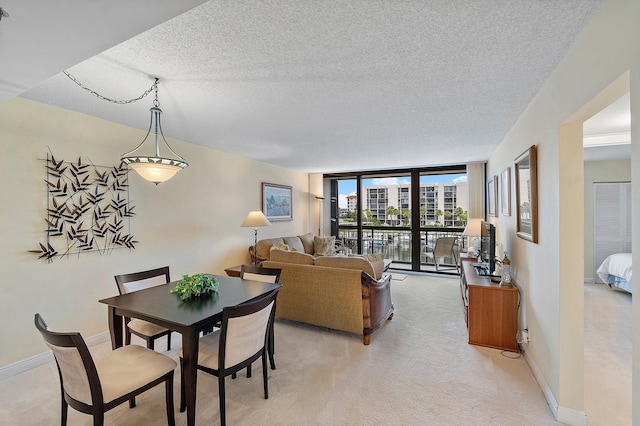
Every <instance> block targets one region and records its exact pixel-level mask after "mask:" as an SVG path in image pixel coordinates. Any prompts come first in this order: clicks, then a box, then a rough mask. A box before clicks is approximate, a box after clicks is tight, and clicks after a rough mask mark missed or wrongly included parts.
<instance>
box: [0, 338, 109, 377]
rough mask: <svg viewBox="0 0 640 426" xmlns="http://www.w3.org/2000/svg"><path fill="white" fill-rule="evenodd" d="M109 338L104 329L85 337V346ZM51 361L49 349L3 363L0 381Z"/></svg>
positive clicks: (51, 354) (93, 344)
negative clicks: (9, 362)
mask: <svg viewBox="0 0 640 426" xmlns="http://www.w3.org/2000/svg"><path fill="white" fill-rule="evenodd" d="M110 338H111V337H110V334H109V332H108V331H104V332H102V333H100V334H96V335H95V336H91V337H89V338H87V339H85V342H86V343H87V346H89V347H91V346H95V345H97V344H100V343H103V342H106V341H108V340H109V339H110ZM51 361H53V353H52V352H51V351H46V352H42V353H40V354H37V355H33V356H30V357H28V358H24V359H21V360H19V361H16V362H13V363H11V364H7V365H4V366H2V367H0V381H1V380H5V379H8V378H9V377H13V376H17V375H18V374H20V373H24V372H25V371H29V370H31V369H32V368H36V367H40V366H41V365H44V364H46V363H48V362H51Z"/></svg>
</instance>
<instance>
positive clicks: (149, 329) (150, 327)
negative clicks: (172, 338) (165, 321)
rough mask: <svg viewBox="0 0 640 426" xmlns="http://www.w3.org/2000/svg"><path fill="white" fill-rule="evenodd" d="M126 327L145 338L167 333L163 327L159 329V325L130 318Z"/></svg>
mask: <svg viewBox="0 0 640 426" xmlns="http://www.w3.org/2000/svg"><path fill="white" fill-rule="evenodd" d="M127 326H128V327H129V328H130V329H131V330H133V331H135V332H138V333H140V334H143V335H145V336H155V335H156V334H160V333H164V332H165V331H167V329H166V328H164V327H160V326H159V325H156V324H153V323H150V322H148V321H145V320H141V319H137V318H132V319H131V321H129V324H127Z"/></svg>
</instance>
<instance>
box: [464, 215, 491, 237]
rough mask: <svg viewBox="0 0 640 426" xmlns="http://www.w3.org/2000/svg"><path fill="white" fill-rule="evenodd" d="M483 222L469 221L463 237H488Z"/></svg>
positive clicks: (478, 220)
mask: <svg viewBox="0 0 640 426" xmlns="http://www.w3.org/2000/svg"><path fill="white" fill-rule="evenodd" d="M483 222H484V221H483V220H482V219H469V221H468V222H467V226H466V227H465V228H464V231H462V235H465V236H471V237H476V236H486V235H488V232H487V227H486V226H484V223H483Z"/></svg>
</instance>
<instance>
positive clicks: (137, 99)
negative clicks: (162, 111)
mask: <svg viewBox="0 0 640 426" xmlns="http://www.w3.org/2000/svg"><path fill="white" fill-rule="evenodd" d="M63 73H64V75H66V76H67V77H69V79H70V80H71V81H73V82H74V83H76V84H77V85H78V86H80V87H81V88H83V89H84V90H86V91H87V92H89V93H91V94H92V95H93V96H95V97H96V98H98V99H102V100H103V101H107V102H111V103H114V104H121V105H123V104H131V103H133V102H136V101H139V100H140V99H143V98H145V97H146V96H147V95H148V94H149V93H151V92H152V91H153V90H155V91H156V100H155V101H154V105H155V103H156V102H157V100H158V82H159V80H158V78H156V79H155V81H154V82H153V84H152V85H151V87H149V88H148V89H147V90H145V91H144V93H143V94H142V95H140V96H138V97H137V98H133V99H127V100H122V101H120V100H115V99H110V98H107V97H106V96H102V95H101V94H99V93H98V92H96V91H95V90H91V89H89V88H88V87H87V86H85V85H84V84H82V83H81V82H80V81H78V79H77V78H75V77H74V76H73V75H71V74H69V73H68V72H67V71H63ZM156 106H157V105H156Z"/></svg>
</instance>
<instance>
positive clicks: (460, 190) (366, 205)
mask: <svg viewBox="0 0 640 426" xmlns="http://www.w3.org/2000/svg"><path fill="white" fill-rule="evenodd" d="M362 189H363V193H364V197H363V200H362V209H363V210H364V211H368V212H370V217H369V219H377V220H378V221H380V223H381V224H386V225H405V224H408V223H409V221H410V218H411V215H412V214H413V212H411V187H410V185H408V184H407V185H380V186H363V188H362ZM350 197H353V201H352V200H350V199H349V197H347V202H348V210H349V211H355V199H356V198H355V195H353V196H350ZM468 199H469V198H468V185H467V182H448V183H426V184H421V185H420V225H421V226H428V225H435V224H437V223H439V224H441V225H444V226H464V223H463V222H466V212H467V208H468ZM390 207H391V208H390ZM460 212H463V214H462V215H460V214H459V213H460ZM439 213H440V214H439Z"/></svg>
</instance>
